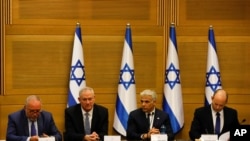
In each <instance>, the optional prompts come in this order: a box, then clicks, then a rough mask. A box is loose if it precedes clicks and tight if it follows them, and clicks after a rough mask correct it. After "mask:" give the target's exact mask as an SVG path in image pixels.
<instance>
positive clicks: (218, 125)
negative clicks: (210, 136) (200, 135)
mask: <svg viewBox="0 0 250 141" xmlns="http://www.w3.org/2000/svg"><path fill="white" fill-rule="evenodd" d="M215 134H217V135H219V134H220V113H219V112H217V113H216V123H215Z"/></svg>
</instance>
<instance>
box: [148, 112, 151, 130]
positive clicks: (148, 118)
mask: <svg viewBox="0 0 250 141" xmlns="http://www.w3.org/2000/svg"><path fill="white" fill-rule="evenodd" d="M150 115H151V114H150V113H148V115H147V121H148V129H150V124H151V123H150Z"/></svg>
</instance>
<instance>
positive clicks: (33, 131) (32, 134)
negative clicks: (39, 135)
mask: <svg viewBox="0 0 250 141" xmlns="http://www.w3.org/2000/svg"><path fill="white" fill-rule="evenodd" d="M30 135H31V136H35V135H36V127H35V124H34V121H32V122H31V127H30Z"/></svg>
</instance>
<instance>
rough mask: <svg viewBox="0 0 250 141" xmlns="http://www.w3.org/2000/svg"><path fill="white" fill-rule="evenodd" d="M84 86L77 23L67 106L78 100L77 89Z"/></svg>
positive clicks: (83, 70)
mask: <svg viewBox="0 0 250 141" xmlns="http://www.w3.org/2000/svg"><path fill="white" fill-rule="evenodd" d="M85 86H86V81H85V68H84V59H83V48H82V35H81V27H80V24H79V23H78V24H77V27H76V30H75V37H74V45H73V53H72V60H71V70H70V80H69V93H68V103H67V106H68V107H70V106H73V105H75V104H77V103H79V102H78V97H79V91H80V89H82V88H83V87H85Z"/></svg>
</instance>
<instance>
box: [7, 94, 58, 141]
mask: <svg viewBox="0 0 250 141" xmlns="http://www.w3.org/2000/svg"><path fill="white" fill-rule="evenodd" d="M51 136H53V137H55V140H56V141H62V135H61V133H60V132H59V130H58V129H57V127H56V125H55V122H54V119H53V116H52V114H51V113H49V112H47V111H44V110H42V103H41V100H40V98H39V97H38V96H36V95H31V96H28V97H27V99H26V103H25V105H24V108H23V109H22V110H19V111H17V112H14V113H12V114H10V115H9V116H8V127H7V133H6V140H7V141H38V139H39V137H51Z"/></svg>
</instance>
